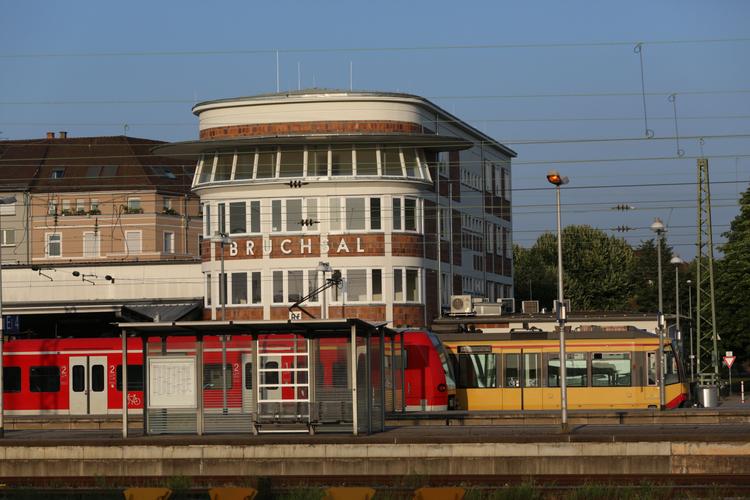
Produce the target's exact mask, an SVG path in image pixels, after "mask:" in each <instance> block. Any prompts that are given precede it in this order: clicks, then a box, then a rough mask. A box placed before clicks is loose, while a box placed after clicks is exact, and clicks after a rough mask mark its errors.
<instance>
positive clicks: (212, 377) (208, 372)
mask: <svg viewBox="0 0 750 500" xmlns="http://www.w3.org/2000/svg"><path fill="white" fill-rule="evenodd" d="M224 371H225V373H226V381H227V389H231V388H232V365H231V364H229V363H227V364H225V365H224ZM203 388H204V389H223V388H224V378H223V377H222V374H221V363H209V364H207V365H204V366H203Z"/></svg>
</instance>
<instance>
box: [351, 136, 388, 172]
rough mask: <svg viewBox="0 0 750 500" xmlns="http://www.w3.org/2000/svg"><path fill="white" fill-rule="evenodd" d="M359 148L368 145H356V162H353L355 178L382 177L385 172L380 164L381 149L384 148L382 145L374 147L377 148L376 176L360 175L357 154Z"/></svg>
mask: <svg viewBox="0 0 750 500" xmlns="http://www.w3.org/2000/svg"><path fill="white" fill-rule="evenodd" d="M358 146H367V144H366V143H361V144H355V145H354V160H353V168H352V174H353V175H354V176H355V177H357V176H359V175H362V176H363V177H382V175H383V170H382V168H381V164H380V161H381V160H380V149H381V148H382V145H380V144H378V145H376V146H374V148H375V172H376V173H375V174H374V175H373V174H360V173H359V166H358V162H359V154H358V153H357V151H359V148H358Z"/></svg>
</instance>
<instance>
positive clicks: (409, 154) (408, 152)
mask: <svg viewBox="0 0 750 500" xmlns="http://www.w3.org/2000/svg"><path fill="white" fill-rule="evenodd" d="M402 151H403V155H404V165H405V167H406V176H407V177H421V175H419V163H418V162H417V152H416V151H415V150H414V149H411V148H404V149H403V150H402Z"/></svg>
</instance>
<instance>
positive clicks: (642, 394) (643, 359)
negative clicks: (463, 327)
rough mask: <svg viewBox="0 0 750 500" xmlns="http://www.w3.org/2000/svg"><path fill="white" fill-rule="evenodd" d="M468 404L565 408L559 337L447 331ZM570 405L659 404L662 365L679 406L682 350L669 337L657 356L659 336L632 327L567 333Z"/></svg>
mask: <svg viewBox="0 0 750 500" xmlns="http://www.w3.org/2000/svg"><path fill="white" fill-rule="evenodd" d="M438 337H439V338H440V340H441V341H442V343H443V344H444V345H445V347H446V349H447V350H448V352H449V354H450V357H451V361H452V364H453V369H454V372H455V376H456V398H457V400H458V405H459V407H460V408H461V409H465V410H554V409H559V408H560V353H559V351H560V340H559V334H558V333H557V332H545V331H541V330H538V329H534V330H523V331H511V332H506V333H442V334H438ZM565 346H566V358H567V361H566V364H565V367H566V372H567V373H566V380H567V388H568V390H567V395H568V408H569V409H571V410H575V409H581V410H583V409H619V408H622V409H628V408H658V407H659V382H658V381H659V378H658V377H659V376H660V375H661V372H662V370H663V372H664V385H665V403H666V405H665V406H666V407H668V408H675V407H678V406H680V405H681V404H682V403H683V402H684V401H686V399H687V395H688V385H687V383H686V380H685V376H684V374H683V370H682V367H681V363H680V360H679V356H676V355H675V351H674V348H673V345H672V343H671V342H670V341H669V340H668V339H666V340H665V345H664V362H663V363H658V362H657V359H658V352H659V338H658V336H657V335H655V334H653V333H650V332H647V331H645V330H639V329H637V328H633V327H622V328H618V329H617V330H613V329H611V328H607V329H602V328H594V329H592V330H591V331H585V332H571V333H569V334H567V335H566V342H565Z"/></svg>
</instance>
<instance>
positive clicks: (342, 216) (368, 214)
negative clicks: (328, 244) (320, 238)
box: [327, 195, 385, 234]
mask: <svg viewBox="0 0 750 500" xmlns="http://www.w3.org/2000/svg"><path fill="white" fill-rule="evenodd" d="M354 198H361V199H363V200H365V227H364V229H348V228H347V227H346V200H347V199H354ZM373 198H378V199H380V229H373V228H372V199H373ZM334 199H338V200H339V209H338V212H339V226H340V227H339V229H332V228H331V227H330V220H331V219H332V218H331V217H329V227H328V232H329V233H332V234H341V233H361V232H370V231H375V232H381V231H384V220H385V217H384V216H383V214H384V213H385V207H384V203H383V200H384V199H385V196H368V195H362V196H331V197H330V198H328V203H327V205H328V213H329V214H331V213H332V211H333V209H332V208H331V203H332V202H331V200H334Z"/></svg>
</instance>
